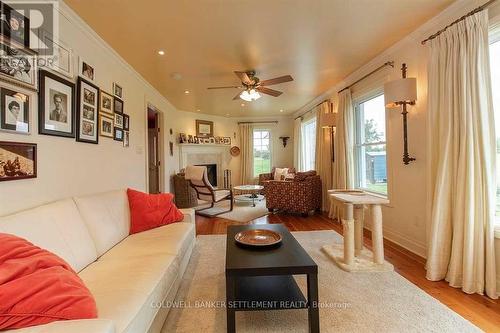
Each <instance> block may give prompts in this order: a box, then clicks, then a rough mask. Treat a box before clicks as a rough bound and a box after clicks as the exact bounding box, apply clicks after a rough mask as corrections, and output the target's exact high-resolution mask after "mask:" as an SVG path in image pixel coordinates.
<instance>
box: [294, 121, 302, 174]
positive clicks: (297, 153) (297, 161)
mask: <svg viewBox="0 0 500 333" xmlns="http://www.w3.org/2000/svg"><path fill="white" fill-rule="evenodd" d="M301 130H302V117H299V118H297V119H295V121H294V123H293V139H294V141H295V142H294V143H293V167H294V168H295V170H297V171H299V170H301V166H302V153H301V147H302V132H301Z"/></svg>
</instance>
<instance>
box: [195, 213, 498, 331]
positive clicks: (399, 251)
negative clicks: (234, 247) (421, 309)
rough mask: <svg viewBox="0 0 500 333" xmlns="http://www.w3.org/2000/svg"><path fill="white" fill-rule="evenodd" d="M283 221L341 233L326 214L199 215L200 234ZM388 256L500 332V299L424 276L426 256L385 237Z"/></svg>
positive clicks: (444, 299)
mask: <svg viewBox="0 0 500 333" xmlns="http://www.w3.org/2000/svg"><path fill="white" fill-rule="evenodd" d="M273 223H282V224H284V225H285V226H286V227H287V228H288V229H289V230H290V231H310V230H335V231H337V232H338V233H340V234H342V225H341V224H340V223H337V222H334V221H333V220H331V219H329V218H328V217H327V216H326V215H319V214H317V215H314V216H309V217H301V216H294V215H284V214H283V215H281V214H270V215H268V216H264V217H261V218H258V219H256V220H253V221H251V222H247V223H241V222H235V221H230V220H225V219H222V218H206V217H201V216H196V233H197V234H198V235H210V234H225V233H226V229H227V226H228V225H242V224H273ZM364 236H365V237H364V242H365V245H366V246H367V247H368V248H371V241H370V232H369V231H368V230H365V235H364ZM384 248H385V258H386V259H387V260H388V261H389V262H391V263H392V264H393V265H394V269H395V271H396V272H398V273H399V274H401V275H402V276H403V277H405V278H406V279H407V280H408V281H410V282H412V283H413V284H415V285H416V286H417V287H419V288H420V289H422V290H424V291H425V292H427V293H428V294H429V295H431V296H432V297H434V298H436V299H437V300H439V301H440V302H441V303H443V304H445V305H446V306H448V307H449V308H450V309H452V310H454V311H455V312H457V313H458V314H460V315H461V316H462V317H464V318H466V319H468V320H469V321H471V322H472V323H474V324H475V325H477V326H478V327H479V328H481V329H482V330H484V331H486V332H500V301H499V300H492V299H490V298H489V297H486V296H481V295H477V294H474V295H468V294H465V293H464V292H462V291H461V290H460V289H456V288H452V287H450V286H449V285H448V283H446V282H445V281H439V282H432V281H429V280H427V279H426V278H425V268H424V266H425V260H424V259H423V258H421V257H419V256H417V255H415V254H413V253H412V252H410V251H408V250H406V249H404V248H402V247H400V246H398V245H396V244H394V243H392V242H390V241H387V240H385V241H384Z"/></svg>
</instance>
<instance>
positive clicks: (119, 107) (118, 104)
mask: <svg viewBox="0 0 500 333" xmlns="http://www.w3.org/2000/svg"><path fill="white" fill-rule="evenodd" d="M113 111H114V113H119V114H123V101H122V100H121V99H119V98H118V97H114V101H113Z"/></svg>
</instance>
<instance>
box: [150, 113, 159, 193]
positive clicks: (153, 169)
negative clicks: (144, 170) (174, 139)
mask: <svg viewBox="0 0 500 333" xmlns="http://www.w3.org/2000/svg"><path fill="white" fill-rule="evenodd" d="M158 118H159V114H158V112H156V111H154V110H151V109H148V159H149V161H148V164H149V165H148V168H149V193H155V194H156V193H160V165H161V161H160V154H159V152H160V151H159V147H158V145H159V139H158V137H159V132H160V128H159V121H158Z"/></svg>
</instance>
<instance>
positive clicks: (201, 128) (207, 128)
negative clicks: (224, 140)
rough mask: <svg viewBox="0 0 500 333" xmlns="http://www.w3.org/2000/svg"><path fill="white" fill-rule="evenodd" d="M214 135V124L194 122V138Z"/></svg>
mask: <svg viewBox="0 0 500 333" xmlns="http://www.w3.org/2000/svg"><path fill="white" fill-rule="evenodd" d="M213 135H214V122H213V121H206V120H198V119H197V120H196V136H199V137H202V138H207V137H210V136H213Z"/></svg>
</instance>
